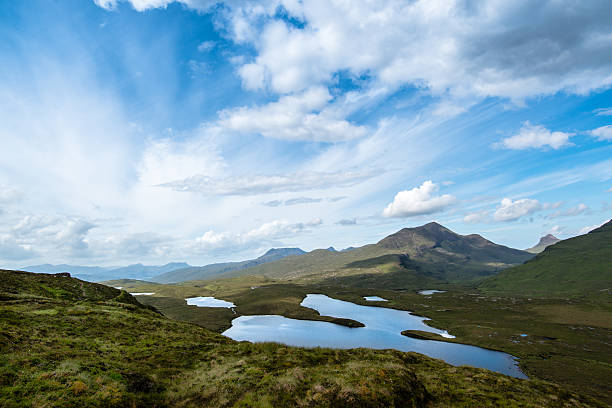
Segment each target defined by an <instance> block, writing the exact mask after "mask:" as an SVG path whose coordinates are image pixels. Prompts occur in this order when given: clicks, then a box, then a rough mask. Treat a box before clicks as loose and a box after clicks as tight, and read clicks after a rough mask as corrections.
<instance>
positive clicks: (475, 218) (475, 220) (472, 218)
mask: <svg viewBox="0 0 612 408" xmlns="http://www.w3.org/2000/svg"><path fill="white" fill-rule="evenodd" d="M490 220H491V217H490V215H489V211H487V210H482V211H476V212H472V213H469V214H467V215H466V216H465V217H463V221H464V222H467V223H468V224H480V223H484V222H488V221H490Z"/></svg>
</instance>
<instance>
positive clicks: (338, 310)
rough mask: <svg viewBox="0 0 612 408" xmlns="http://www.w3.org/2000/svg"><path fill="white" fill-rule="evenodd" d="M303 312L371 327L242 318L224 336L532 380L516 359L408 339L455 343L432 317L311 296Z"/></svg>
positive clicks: (281, 318) (477, 349)
mask: <svg viewBox="0 0 612 408" xmlns="http://www.w3.org/2000/svg"><path fill="white" fill-rule="evenodd" d="M301 305H302V306H304V307H308V308H311V309H314V310H316V311H318V312H319V313H320V314H321V315H324V316H332V317H338V318H345V319H353V320H356V321H359V322H361V323H363V324H365V327H359V328H349V327H345V326H341V325H337V324H333V323H328V322H321V321H312V320H296V319H289V318H286V317H284V316H277V315H257V316H240V317H238V318H236V319H234V320H232V327H231V328H229V329H228V330H226V331H225V332H223V335H225V336H227V337H230V338H232V339H234V340H239V341H241V340H246V341H251V342H268V341H269V342H277V343H283V344H287V345H290V346H299V347H330V348H341V349H350V348H357V347H368V348H373V349H396V350H401V351H414V352H417V353H421V354H425V355H427V356H430V357H433V358H439V359H441V360H444V361H446V362H447V363H449V364H452V365H455V366H458V365H470V366H474V367H481V368H486V369H489V370H492V371H496V372H499V373H502V374H506V375H509V376H512V377H517V378H527V376H525V374H523V373H522V372H521V370H520V369H519V368H518V365H517V363H516V358H515V357H513V356H511V355H510V354H506V353H502V352H499V351H493V350H487V349H483V348H480V347H476V346H469V345H465V344H457V343H447V342H443V341H434V340H420V339H413V338H410V337H406V336H402V335H401V332H402V331H403V330H421V331H427V332H431V333H436V334H439V335H441V336H443V337H453V336H451V335H449V334H448V333H447V332H446V331H445V330H440V329H436V328H433V327H430V326H428V325H426V324H425V323H424V321H425V320H427V318H426V317H422V316H415V315H412V314H410V313H409V312H407V311H403V310H395V309H389V308H384V307H375V306H362V305H357V304H355V303H351V302H346V301H343V300H338V299H333V298H330V297H328V296H325V295H316V294H309V295H307V296H306V297H305V298H304V300H303V301H302V303H301Z"/></svg>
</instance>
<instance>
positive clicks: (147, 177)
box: [137, 130, 226, 186]
mask: <svg viewBox="0 0 612 408" xmlns="http://www.w3.org/2000/svg"><path fill="white" fill-rule="evenodd" d="M203 132H205V130H203ZM225 167H226V164H225V163H224V160H223V158H222V157H221V155H220V153H219V152H218V148H217V146H216V144H215V143H214V142H213V139H212V138H211V137H208V136H206V135H205V136H202V137H199V136H196V137H193V138H190V139H188V140H187V141H185V142H182V143H181V142H175V141H173V140H172V139H170V138H166V139H157V140H150V141H149V142H148V144H147V146H146V148H145V150H144V152H143V153H142V156H141V160H140V162H139V163H138V167H137V168H138V175H139V179H140V181H141V182H142V183H143V184H144V185H148V186H154V185H159V184H164V183H168V182H172V181H175V180H180V179H184V178H187V177H190V176H193V175H194V174H208V175H216V174H221V172H222V171H223V169H224V168H225Z"/></svg>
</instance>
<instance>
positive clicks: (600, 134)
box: [589, 125, 612, 140]
mask: <svg viewBox="0 0 612 408" xmlns="http://www.w3.org/2000/svg"><path fill="white" fill-rule="evenodd" d="M589 133H591V136H593V137H596V138H597V139H599V140H612V125H606V126H601V127H598V128H597V129H593V130H591V131H590V132H589Z"/></svg>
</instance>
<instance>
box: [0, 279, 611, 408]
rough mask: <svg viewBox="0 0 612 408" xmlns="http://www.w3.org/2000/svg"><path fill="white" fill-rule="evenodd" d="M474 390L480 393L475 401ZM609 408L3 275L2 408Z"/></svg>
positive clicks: (401, 357) (555, 392) (521, 383)
mask: <svg viewBox="0 0 612 408" xmlns="http://www.w3.org/2000/svg"><path fill="white" fill-rule="evenodd" d="M466 390H469V392H466ZM500 404H501V405H504V404H505V405H510V406H525V407H529V406H533V407H536V406H570V407H588V406H603V405H601V404H599V403H597V402H596V401H594V400H592V399H590V398H588V397H584V396H581V395H578V394H575V393H572V392H568V391H567V390H565V389H563V388H561V387H559V386H556V385H553V384H550V383H546V382H541V381H525V380H519V379H515V378H510V377H506V376H503V375H501V374H497V373H493V372H490V371H487V370H482V369H474V368H470V367H459V368H457V367H452V366H449V365H447V364H444V363H443V362H441V361H439V360H434V359H430V358H427V357H425V356H422V355H419V354H416V353H401V352H397V351H392V350H368V349H356V350H330V349H318V348H317V349H301V348H293V347H286V346H282V345H278V344H270V343H268V344H251V343H246V342H243V343H238V342H235V341H233V340H230V339H228V338H225V337H223V336H221V335H218V334H216V333H213V332H211V331H209V330H206V329H203V328H201V327H199V326H196V325H193V324H187V323H182V322H178V321H173V320H170V319H167V318H165V317H163V316H162V315H160V314H158V313H156V312H155V311H153V310H150V309H148V308H146V307H144V306H142V305H140V304H139V303H138V302H137V301H135V299H134V298H133V297H131V296H130V295H128V294H127V293H126V292H125V291H119V290H116V289H113V288H106V287H103V286H102V285H95V284H90V283H88V282H83V281H79V280H76V279H72V278H69V277H65V276H57V277H56V276H52V275H39V274H31V273H23V272H13V271H3V270H0V406H3V407H26V406H27V407H32V406H38V407H43V406H61V407H131V406H151V407H154V406H155V407H170V406H180V407H202V406H214V407H234V406H242V407H255V406H274V407H295V406H304V407H306V406H308V407H331V406H338V407H339V406H360V407H377V406H387V407H410V406H428V407H447V406H465V407H468V406H499V405H500Z"/></svg>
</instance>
